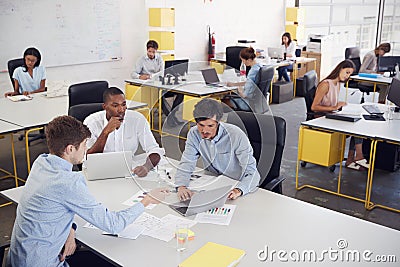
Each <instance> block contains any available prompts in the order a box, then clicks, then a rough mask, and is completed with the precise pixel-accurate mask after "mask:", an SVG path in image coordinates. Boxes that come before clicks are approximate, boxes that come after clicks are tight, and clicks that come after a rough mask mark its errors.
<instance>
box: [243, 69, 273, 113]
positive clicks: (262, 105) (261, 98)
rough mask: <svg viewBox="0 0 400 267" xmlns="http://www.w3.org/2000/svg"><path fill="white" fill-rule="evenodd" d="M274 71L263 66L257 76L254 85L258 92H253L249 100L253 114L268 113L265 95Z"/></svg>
mask: <svg viewBox="0 0 400 267" xmlns="http://www.w3.org/2000/svg"><path fill="white" fill-rule="evenodd" d="M274 73H275V69H274V68H273V67H269V66H263V67H261V68H260V71H259V72H258V74H257V78H256V85H257V87H258V89H259V90H260V91H259V92H255V94H254V97H253V99H249V103H250V106H251V109H252V111H253V112H255V113H265V112H267V111H268V98H267V93H268V92H269V90H270V88H271V82H272V79H273V78H274Z"/></svg>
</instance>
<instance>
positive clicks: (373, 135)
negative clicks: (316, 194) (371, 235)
mask: <svg viewBox="0 0 400 267" xmlns="http://www.w3.org/2000/svg"><path fill="white" fill-rule="evenodd" d="M378 107H379V108H380V109H381V111H384V112H385V115H384V117H386V120H385V121H374V120H365V119H364V118H363V117H362V116H361V115H362V114H368V113H367V112H366V111H365V110H364V109H362V108H361V105H358V104H348V106H347V107H344V108H343V111H342V113H349V111H350V113H351V114H355V113H357V112H358V114H359V116H360V117H361V119H360V120H359V121H357V122H347V121H340V120H333V119H327V118H325V117H320V118H317V119H314V120H310V121H305V122H302V123H301V127H300V131H302V130H304V129H305V128H310V129H315V130H321V131H329V132H336V133H342V134H345V135H352V136H358V137H362V138H367V139H370V140H371V151H370V156H371V158H370V168H369V170H368V177H367V185H366V195H365V199H364V200H362V199H358V198H355V197H351V196H347V195H344V194H342V193H340V177H341V168H342V164H340V171H339V177H338V190H337V192H333V191H329V190H325V189H323V190H322V191H325V192H328V193H334V194H336V195H340V196H345V197H348V198H351V199H354V200H358V201H362V202H364V203H365V207H366V208H367V209H372V208H374V207H381V208H385V209H389V210H392V211H396V212H400V210H398V209H395V208H392V207H387V206H384V205H378V204H374V203H372V202H371V194H372V186H373V183H372V182H373V174H374V166H375V153H376V145H377V142H382V141H385V142H390V143H395V144H400V134H399V133H400V120H399V119H394V120H388V119H387V116H386V113H387V107H388V106H385V105H383V104H379V105H378ZM357 110H358V111H357ZM343 145H344V144H343ZM302 149H303V147H302V142H300V140H299V153H300V151H301V150H302ZM320 149H321V150H322V149H323V148H320ZM342 150H343V151H342V153H344V150H345V149H344V148H343V149H342ZM341 159H342V160H343V154H342V156H341ZM300 160H302V159H300V158H298V161H300ZM298 170H299V164H297V170H296V189H298V190H300V189H302V188H304V187H311V188H314V189H320V188H317V187H314V186H308V185H303V186H301V187H300V186H299V181H298Z"/></svg>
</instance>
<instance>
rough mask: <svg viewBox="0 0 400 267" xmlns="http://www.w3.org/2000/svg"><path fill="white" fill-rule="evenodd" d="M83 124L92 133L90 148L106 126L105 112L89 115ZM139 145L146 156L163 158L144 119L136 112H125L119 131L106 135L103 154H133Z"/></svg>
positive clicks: (161, 149) (88, 143)
mask: <svg viewBox="0 0 400 267" xmlns="http://www.w3.org/2000/svg"><path fill="white" fill-rule="evenodd" d="M83 123H84V124H86V125H87V126H88V127H89V129H90V132H91V133H92V136H91V137H90V139H89V140H88V141H87V147H88V148H90V147H92V146H93V145H94V143H96V140H97V138H98V137H99V136H100V134H101V132H102V131H103V129H104V127H105V126H106V125H107V124H108V120H107V118H106V111H105V110H102V111H99V112H96V113H93V114H91V115H89V116H88V117H86V119H85V120H84V122H83ZM139 144H140V145H141V146H142V148H143V150H144V151H145V152H146V153H147V155H150V154H152V153H157V154H159V155H160V156H163V155H164V153H165V152H164V149H163V148H160V147H159V145H158V144H157V142H156V140H155V139H154V136H153V134H152V133H151V131H150V126H149V123H148V122H147V120H146V118H145V117H144V116H143V115H142V114H140V113H139V112H137V111H132V110H127V111H126V113H125V117H124V120H123V122H122V124H121V126H120V127H119V129H116V130H114V131H113V132H112V133H110V134H109V135H108V138H107V142H106V144H105V146H104V150H103V152H117V151H132V153H133V154H134V153H135V152H136V150H137V148H138V145H139Z"/></svg>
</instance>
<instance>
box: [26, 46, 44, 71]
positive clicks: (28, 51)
mask: <svg viewBox="0 0 400 267" xmlns="http://www.w3.org/2000/svg"><path fill="white" fill-rule="evenodd" d="M26 56H34V57H36V58H37V61H36V63H35V67H38V66H39V65H40V61H41V60H42V55H40V52H39V50H37V49H36V48H34V47H29V48H27V49H26V50H25V52H24V64H23V65H22V67H23V68H24V71H25V72H27V71H28V66H26V62H25V57H26Z"/></svg>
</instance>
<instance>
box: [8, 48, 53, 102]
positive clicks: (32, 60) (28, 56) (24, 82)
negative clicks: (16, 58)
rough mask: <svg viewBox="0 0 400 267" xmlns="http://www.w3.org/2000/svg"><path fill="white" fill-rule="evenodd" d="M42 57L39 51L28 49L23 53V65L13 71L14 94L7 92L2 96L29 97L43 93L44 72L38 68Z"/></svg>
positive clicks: (44, 83) (41, 67)
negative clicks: (21, 95)
mask: <svg viewBox="0 0 400 267" xmlns="http://www.w3.org/2000/svg"><path fill="white" fill-rule="evenodd" d="M41 59H42V56H41V55H40V52H39V50H37V49H36V48H34V47H30V48H28V49H26V50H25V52H24V65H22V66H21V67H18V68H16V69H15V70H14V73H13V76H12V77H13V79H14V92H7V93H5V95H4V96H6V97H7V96H13V95H19V94H23V95H29V94H33V93H39V92H44V91H45V85H46V70H45V68H44V67H43V66H40V61H41Z"/></svg>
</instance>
